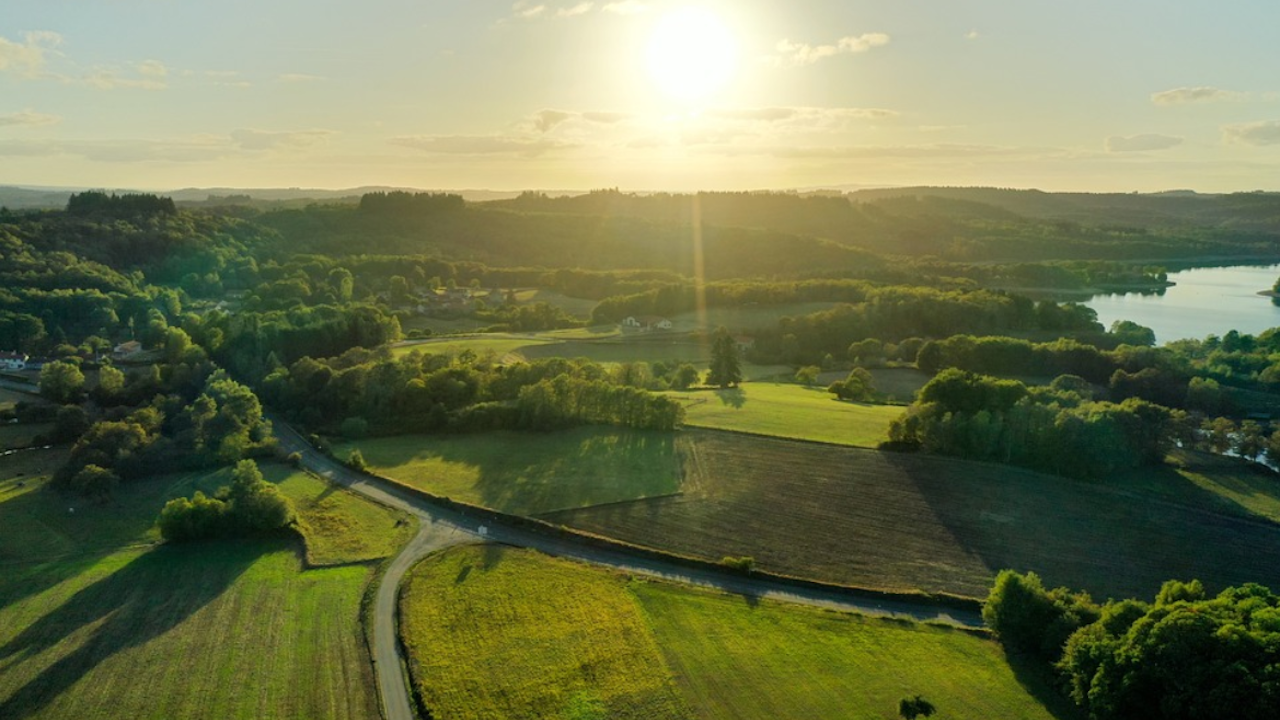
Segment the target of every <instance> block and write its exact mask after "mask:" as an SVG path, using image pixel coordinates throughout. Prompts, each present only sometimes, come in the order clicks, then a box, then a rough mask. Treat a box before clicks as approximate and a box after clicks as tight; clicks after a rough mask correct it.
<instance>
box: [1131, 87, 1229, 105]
mask: <svg viewBox="0 0 1280 720" xmlns="http://www.w3.org/2000/svg"><path fill="white" fill-rule="evenodd" d="M1237 97H1239V93H1234V92H1231V91H1230V90H1222V89H1220V88H1216V87H1207V86H1200V87H1180V88H1173V89H1172V90H1162V91H1160V92H1158V93H1152V94H1151V102H1153V103H1155V104H1156V105H1186V104H1189V103H1207V102H1219V101H1222V100H1233V99H1235V98H1237Z"/></svg>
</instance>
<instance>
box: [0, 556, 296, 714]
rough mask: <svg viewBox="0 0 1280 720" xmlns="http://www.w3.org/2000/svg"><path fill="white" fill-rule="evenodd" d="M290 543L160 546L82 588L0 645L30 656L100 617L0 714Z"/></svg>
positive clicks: (3, 655) (166, 624) (185, 613)
mask: <svg viewBox="0 0 1280 720" xmlns="http://www.w3.org/2000/svg"><path fill="white" fill-rule="evenodd" d="M287 545H288V541H283V540H281V541H271V542H266V543H247V542H246V543H240V542H221V543H210V544H207V545H200V546H187V547H161V548H158V549H156V550H153V551H151V552H148V553H145V554H143V555H142V556H140V557H138V558H136V559H135V560H133V561H132V562H130V563H129V564H128V565H126V566H124V567H123V568H121V569H119V570H117V571H116V572H114V573H112V574H111V575H109V576H107V577H104V578H102V579H101V580H98V581H97V582H94V583H93V584H91V585H89V586H87V587H84V588H82V589H81V590H79V591H78V592H77V593H76V594H75V595H73V596H72V597H71V598H69V599H68V600H67V601H66V602H65V603H63V604H62V605H61V606H59V607H58V608H57V609H55V610H53V611H52V612H50V613H48V614H47V615H45V616H43V617H41V618H40V619H39V620H37V621H36V622H35V623H33V624H32V625H31V626H29V627H27V628H26V629H24V630H23V631H22V632H21V633H19V634H18V636H17V637H15V638H13V639H12V640H10V641H9V642H8V643H6V644H5V645H4V646H3V647H0V659H9V658H14V657H18V656H27V657H30V656H34V655H36V654H39V653H41V652H43V651H45V650H48V649H50V648H52V647H54V646H56V645H58V644H59V643H61V642H63V641H64V640H66V639H67V638H68V637H70V636H71V635H73V634H74V633H76V632H78V631H80V630H81V629H82V628H84V627H86V626H88V625H92V624H95V623H100V625H99V626H98V627H97V628H95V629H94V630H93V631H92V633H91V634H90V635H89V637H88V638H87V639H86V640H85V641H84V643H83V644H82V645H81V646H80V647H78V648H76V649H75V650H73V651H72V652H71V653H69V654H68V655H66V656H64V657H62V658H61V659H59V660H57V661H56V662H54V663H53V664H52V665H50V666H49V667H47V668H45V669H44V670H43V671H42V672H41V673H40V674H39V675H38V676H37V677H35V678H33V679H32V680H30V681H29V682H27V684H25V685H23V686H22V687H21V688H18V690H17V691H15V692H14V693H13V694H12V695H11V696H9V697H8V698H7V699H6V700H4V702H3V703H0V717H2V718H6V719H8V720H18V719H20V718H25V717H28V716H30V715H33V714H35V713H36V712H38V711H39V710H41V709H42V708H44V707H45V706H46V705H48V704H49V703H50V702H52V701H53V700H54V699H55V698H56V697H57V696H58V695H59V694H61V693H63V692H65V691H66V690H67V689H69V688H70V687H71V686H73V685H74V684H75V683H76V682H78V681H79V680H80V679H81V678H83V677H84V676H85V675H86V674H88V673H89V672H90V671H92V670H93V669H94V668H95V667H97V666H98V665H99V664H100V663H102V662H103V661H105V660H107V659H108V658H110V657H111V656H112V655H115V654H116V653H118V652H120V651H122V650H125V649H128V648H131V647H135V646H138V645H142V644H144V643H146V642H148V641H150V640H151V639H153V638H155V637H157V636H160V635H163V634H164V633H166V632H168V631H169V630H171V629H173V628H174V627H176V626H178V625H179V624H181V623H182V622H183V621H184V620H186V619H187V618H188V617H190V616H191V615H192V614H193V613H195V612H196V611H198V610H199V609H200V608H202V607H204V606H205V605H207V604H208V603H209V602H211V601H213V600H214V599H216V598H217V597H218V596H219V595H221V594H222V593H223V592H224V591H225V590H226V589H227V588H228V587H230V586H231V585H232V583H234V582H235V580H236V578H238V577H239V576H240V575H241V574H242V573H243V572H244V571H245V570H246V569H247V568H248V567H249V566H250V565H252V564H253V563H254V561H256V560H257V559H258V558H259V557H261V556H262V555H263V554H265V553H267V552H270V551H272V550H277V549H280V548H281V547H285V546H287ZM140 680H141V679H140Z"/></svg>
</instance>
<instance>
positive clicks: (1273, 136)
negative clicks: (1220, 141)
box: [1222, 120, 1280, 145]
mask: <svg viewBox="0 0 1280 720" xmlns="http://www.w3.org/2000/svg"><path fill="white" fill-rule="evenodd" d="M1222 134H1223V137H1224V138H1225V139H1226V141H1227V142H1231V143H1240V144H1243V145H1280V120H1262V121H1259V122H1251V123H1241V124H1239V125H1228V126H1226V127H1224V128H1222Z"/></svg>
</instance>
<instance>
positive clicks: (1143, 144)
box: [1106, 133, 1182, 153]
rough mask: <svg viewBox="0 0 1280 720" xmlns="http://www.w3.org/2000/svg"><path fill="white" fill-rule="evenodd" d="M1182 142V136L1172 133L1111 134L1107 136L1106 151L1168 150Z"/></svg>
mask: <svg viewBox="0 0 1280 720" xmlns="http://www.w3.org/2000/svg"><path fill="white" fill-rule="evenodd" d="M1181 144H1182V138H1180V137H1174V136H1172V135H1157V134H1153V133H1144V134H1142V135H1127V136H1125V135H1112V136H1111V137H1109V138H1107V141H1106V147H1107V152H1113V153H1119V152H1153V151H1156V150H1168V149H1169V148H1175V147H1178V146H1179V145H1181Z"/></svg>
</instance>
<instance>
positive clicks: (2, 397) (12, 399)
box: [0, 388, 42, 411]
mask: <svg viewBox="0 0 1280 720" xmlns="http://www.w3.org/2000/svg"><path fill="white" fill-rule="evenodd" d="M24 400H25V401H26V402H42V401H41V400H40V398H38V397H35V396H33V395H27V394H26V393H20V392H14V391H13V390H6V389H5V388H0V411H4V410H12V409H13V406H14V405H17V404H18V403H20V402H22V401H24Z"/></svg>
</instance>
